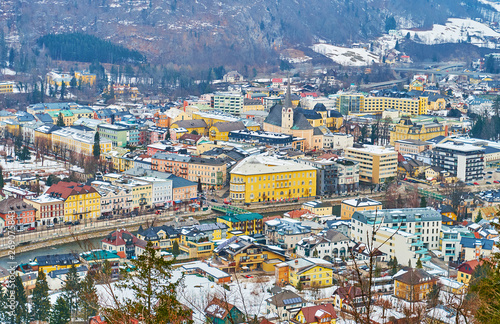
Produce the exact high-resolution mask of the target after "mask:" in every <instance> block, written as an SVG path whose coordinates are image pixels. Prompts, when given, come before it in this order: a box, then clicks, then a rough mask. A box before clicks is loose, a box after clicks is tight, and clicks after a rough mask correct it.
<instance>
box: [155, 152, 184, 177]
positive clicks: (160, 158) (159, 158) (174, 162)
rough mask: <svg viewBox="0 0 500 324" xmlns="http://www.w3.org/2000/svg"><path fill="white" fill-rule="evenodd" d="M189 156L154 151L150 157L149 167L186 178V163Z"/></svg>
mask: <svg viewBox="0 0 500 324" xmlns="http://www.w3.org/2000/svg"><path fill="white" fill-rule="evenodd" d="M190 160H191V157H190V156H188V155H181V154H172V153H166V154H165V153H156V154H155V155H153V157H152V159H151V169H152V170H156V171H161V172H168V173H172V174H173V175H176V176H178V177H181V178H184V179H188V180H189V176H188V165H189V161H190Z"/></svg>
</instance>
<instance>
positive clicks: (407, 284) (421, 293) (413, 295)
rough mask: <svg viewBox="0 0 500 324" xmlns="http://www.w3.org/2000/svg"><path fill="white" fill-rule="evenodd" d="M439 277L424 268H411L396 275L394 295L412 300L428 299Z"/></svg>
mask: <svg viewBox="0 0 500 324" xmlns="http://www.w3.org/2000/svg"><path fill="white" fill-rule="evenodd" d="M436 282H437V279H436V278H435V277H433V276H432V275H430V274H428V273H427V272H426V271H425V270H422V269H409V270H408V271H406V272H404V273H402V274H400V275H398V276H396V277H394V296H396V297H398V298H401V299H404V300H406V301H410V302H419V301H424V300H426V299H427V295H428V294H429V293H430V292H431V290H432V286H433V285H435V284H436Z"/></svg>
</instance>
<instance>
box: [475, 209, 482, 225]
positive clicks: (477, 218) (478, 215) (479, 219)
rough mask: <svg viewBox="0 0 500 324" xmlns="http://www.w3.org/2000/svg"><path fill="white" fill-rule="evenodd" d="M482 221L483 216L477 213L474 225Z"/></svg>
mask: <svg viewBox="0 0 500 324" xmlns="http://www.w3.org/2000/svg"><path fill="white" fill-rule="evenodd" d="M482 220H483V215H482V214H481V211H479V212H478V213H477V216H476V223H478V222H480V221H482Z"/></svg>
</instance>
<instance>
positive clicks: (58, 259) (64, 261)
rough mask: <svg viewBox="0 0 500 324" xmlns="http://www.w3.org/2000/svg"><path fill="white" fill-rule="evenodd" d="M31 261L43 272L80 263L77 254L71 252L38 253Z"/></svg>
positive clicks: (76, 265)
mask: <svg viewBox="0 0 500 324" xmlns="http://www.w3.org/2000/svg"><path fill="white" fill-rule="evenodd" d="M33 262H34V263H35V264H36V265H37V266H38V270H42V271H43V272H45V273H49V272H51V271H53V270H59V269H66V268H71V267H72V266H75V267H78V266H79V265H80V263H81V261H80V258H79V257H78V255H77V254H73V253H65V254H51V255H38V256H36V257H35V258H34V259H33Z"/></svg>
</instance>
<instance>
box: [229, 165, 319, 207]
mask: <svg viewBox="0 0 500 324" xmlns="http://www.w3.org/2000/svg"><path fill="white" fill-rule="evenodd" d="M316 173H317V172H316V168H314V167H311V166H307V165H304V164H299V163H296V162H293V161H290V160H280V159H277V158H274V157H269V156H264V155H253V156H249V157H247V158H245V159H244V160H242V161H241V162H240V163H239V164H238V165H236V166H235V167H234V168H233V170H232V171H231V183H230V195H229V197H230V198H231V199H232V200H233V201H235V202H241V203H252V202H259V201H278V200H284V199H291V198H298V197H314V196H316Z"/></svg>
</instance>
